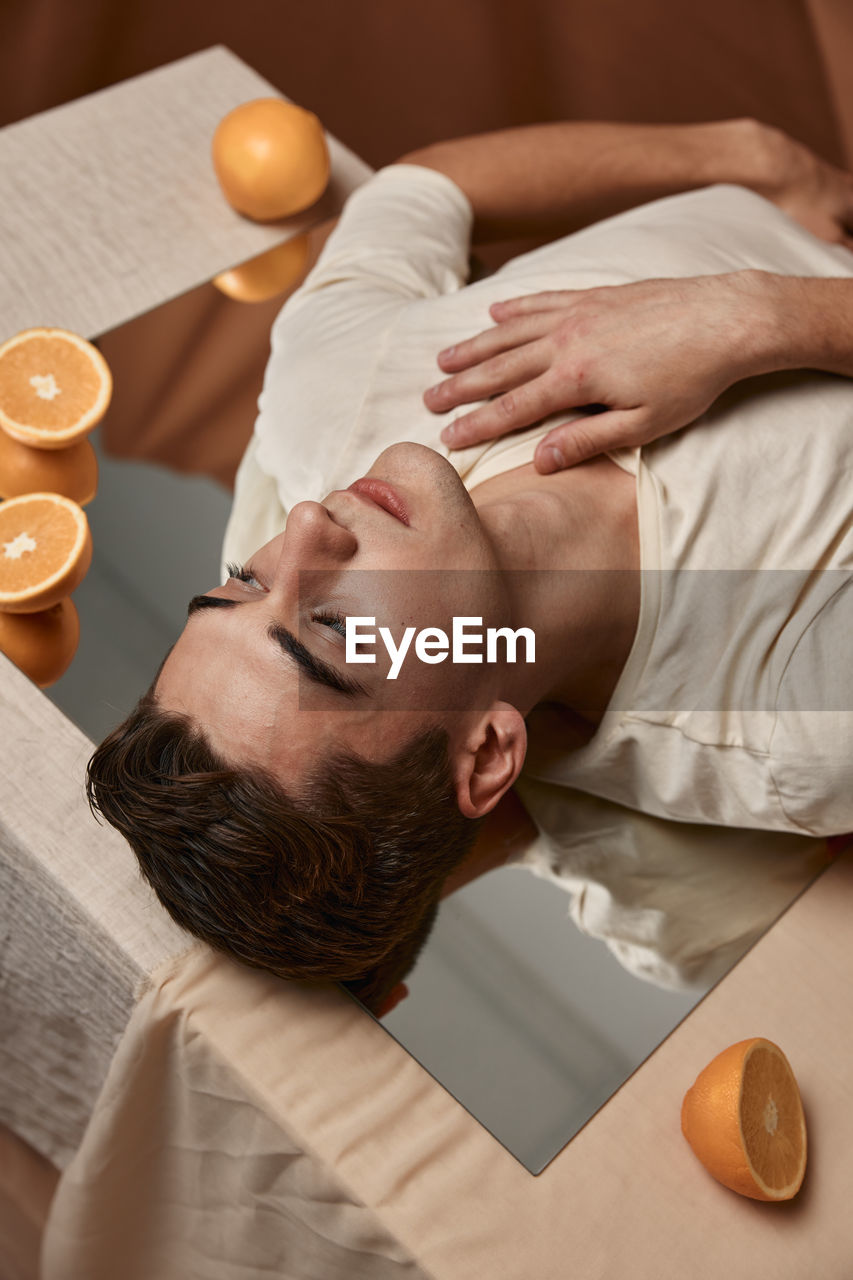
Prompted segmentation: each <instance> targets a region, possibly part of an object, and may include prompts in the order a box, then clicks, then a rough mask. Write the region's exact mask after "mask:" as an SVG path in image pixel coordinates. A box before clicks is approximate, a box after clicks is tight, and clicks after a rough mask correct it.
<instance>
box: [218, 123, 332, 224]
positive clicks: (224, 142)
mask: <svg viewBox="0 0 853 1280" xmlns="http://www.w3.org/2000/svg"><path fill="white" fill-rule="evenodd" d="M213 167H214V170H215V171H216V176H217V178H218V180H219V185H220V186H221V187H222V190H223V193H224V195H225V199H226V200H227V201H228V203H229V204H230V205H231V206H232V208H234V209H236V210H237V212H238V213H242V214H245V215H246V217H247V218H252V219H254V221H256V222H274V221H276V220H277V219H278V218H289V217H290V216H291V215H292V214H294V213H301V212H302V210H303V209H307V208H308V207H309V205H312V204H314V202H315V201H316V200H319V198H320V196H321V195H322V194H323V192H324V191H325V190H326V186H327V185H328V182H329V171H330V165H329V148H328V147H327V145H326V135H325V133H324V132H323V126H322V125H321V123H320V121H319V120H318V119H317V117H316V116H315V115H314V114H313V112H311V111H306V110H305V108H304V107H297V106H296V104H295V103H292V102H284V101H282V99H281V98H255V99H254V100H253V101H252V102H244V103H243V104H242V105H241V106H239V107H235V108H234V110H233V111H229V113H228V115H227V116H224V117H223V118H222V120H220V122H219V124H218V126H217V129H216V132H215V133H214V135H213Z"/></svg>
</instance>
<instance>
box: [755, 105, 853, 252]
mask: <svg viewBox="0 0 853 1280" xmlns="http://www.w3.org/2000/svg"><path fill="white" fill-rule="evenodd" d="M760 128H761V130H762V142H761V146H762V148H763V152H764V156H765V159H764V161H763V163H762V164H759V165H758V166H757V168H756V173H755V176H754V179H753V180H752V181H748V182H746V183H745V184H744V185H745V186H750V187H752V189H753V190H754V191H757V192H758V194H759V195H762V196H764V197H765V198H766V199H767V200H771V201H772V202H773V204H775V205H778V206H779V208H780V209H782V210H784V212H785V213H787V214H788V215H789V216H790V217H792V218H793V219H794V220H795V221H796V222H799V223H800V224H801V225H802V226H804V227H805V228H806V230H808V231H811V232H812V234H813V235H816V236H818V238H819V239H821V240H829V241H831V242H832V243H835V244H846V245H847V247H848V249H853V174H850V173H846V172H845V171H844V170H843V169H836V168H835V167H834V166H833V165H831V164H827V162H826V161H825V160H821V158H820V157H819V156H816V155H815V154H814V152H813V151H810V150H809V148H808V147H804V146H803V145H802V143H800V142H796V141H795V140H794V139H793V138H789V137H788V135H787V134H785V133H783V132H782V131H781V130H779V129H771V128H770V127H769V126H766V125H761V126H760ZM762 170H763V172H762Z"/></svg>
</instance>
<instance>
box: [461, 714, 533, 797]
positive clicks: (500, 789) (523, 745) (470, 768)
mask: <svg viewBox="0 0 853 1280" xmlns="http://www.w3.org/2000/svg"><path fill="white" fill-rule="evenodd" d="M526 752H527V726H526V725H525V723H524V716H523V715H522V714H521V712H520V711H518V710H516V708H515V707H513V706H512V705H511V704H510V703H509V702H494V703H492V705H491V707H489V709H488V711H486V712H483V713H482V714H481V715H479V716H478V717H477V719H476V720H475V721H474V723H473V724H471V725H469V726H468V728H467V730H466V731H465V734H464V737H463V739H462V741H461V742H457V743H456V745H455V749H454V760H453V766H454V780H455V783H456V800H457V803H458V805H459V809H460V812H461V813H462V814H463V815H464V816H465V817H466V818H482V817H483V816H484V815H485V814H487V813H488V812H489V811H490V810H491V809H494V807H495V805H496V804H497V802H498V801H499V800H500V798H501V796H502V795H503V794H504V792H506V791H508V790H509V788H510V787H511V786H512V784H513V783H514V782H515V780H516V778H517V777H518V775H519V774H520V773H521V767H522V765H523V764H524V757H525V754H526Z"/></svg>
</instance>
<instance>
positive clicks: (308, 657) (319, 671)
mask: <svg viewBox="0 0 853 1280" xmlns="http://www.w3.org/2000/svg"><path fill="white" fill-rule="evenodd" d="M248 603H249V602H248V600H228V599H227V598H226V597H225V596H193V598H192V600H190V602H189V604H188V605H187V617H188V618H191V617H192V616H193V614H194V613H197V612H198V611H199V610H200V609H236V608H238V607H239V606H240V605H241V604H248ZM267 635H268V636H269V638H270V640H272V641H274V643H275V644H277V645H278V646H279V648H280V649H282V650H283V652H284V653H286V654H288V655H289V656H290V657H291V658H293V660H294V661H295V662H297V663H298V664H299V666H300V667H301V668H302V670H303V671H304V672H305V674H306V675H307V676H308V679H309V680H313V681H314V683H315V684H320V685H324V686H325V687H326V688H327V689H334V690H335V692H336V693H342V694H344V695H345V696H346V697H347V698H355V697H358V695H359V694H361V696H362V697H368V698H369V697H370V690H369V689H366V688H365V686H364V685H363V684H362V683H361V681H359V680H352V679H348V678H347V677H346V676H342V675H341V674H340V672H339V671H338V670H337V668H335V667H333V666H332V664H331V663H330V662H324V661H323V659H322V658H318V657H317V656H316V655H315V654H313V653H312V652H311V650H310V649H309V648H307V647H306V646H305V645H304V644H303V643H302V641H301V640H299V639H297V637H296V636H295V635H294V634H293V632H292V631H288V629H287V627H282V626H280V625H279V624H278V623H277V622H271V623H270V625H269V626H268V627H267Z"/></svg>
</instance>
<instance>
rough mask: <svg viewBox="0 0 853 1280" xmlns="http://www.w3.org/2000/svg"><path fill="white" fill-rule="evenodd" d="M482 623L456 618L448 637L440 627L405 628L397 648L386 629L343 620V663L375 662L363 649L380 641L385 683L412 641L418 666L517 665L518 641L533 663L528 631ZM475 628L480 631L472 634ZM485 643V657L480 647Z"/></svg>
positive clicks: (396, 671) (364, 621)
mask: <svg viewBox="0 0 853 1280" xmlns="http://www.w3.org/2000/svg"><path fill="white" fill-rule="evenodd" d="M482 626H483V619H482V618H474V617H459V618H454V619H453V630H452V631H451V634H450V636H448V634H447V632H446V631H443V630H442V629H441V627H423V628H422V630H420V631H418V630H417V629H416V628H415V627H406V629H405V631H404V632H403V635H402V637H401V639H400V643H399V644H395V642H394V637H393V635H392V634H391V632H390V630H389V628H388V627H378V628H377V626H376V619H375V618H366V617H364V618H355V617H348V618H347V620H346V651H345V657H346V661H347V662H375V661H376V654H375V652H374V653H365V652H364V649H369V648H374V649H375V647H376V645H377V641H378V640H381V641H382V644H383V645H384V646H385V650H386V652H387V654H388V657H389V658H390V659H391V666H390V669H389V671H388V674H387V676H386V677H385V678H386V680H396V679H397V676H398V675H399V674H400V671H401V669H402V666H403V663H404V661H405V659H406V655H407V654H408V653H409V650H410V649H411V648H412V641H414V653H415V657H416V658H417V659H418V660H419V661H420V662H426V663H429V664H430V665H431V666H434V665H435V664H436V663H439V662H445V661H446V660H447V659H448V658H450V661H451V662H458V663H464V662H517V661H519V659H518V658H517V656H516V655H517V652H518V645H519V640H523V642H524V661H525V662H535V661H536V636H535V635H534V634H533V631H532V630H531V629H530V627H519V628H518V629H517V630H516V631H513V630H512V629H511V628H510V627H487V628H486V630H485V632H483V630H482ZM477 627H479V628H480V630H474V628H477ZM499 641H502V642H503V653H502V654H501V655H500V656H499V654H498V642H499ZM484 643H485V657H484V656H483V645H484Z"/></svg>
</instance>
